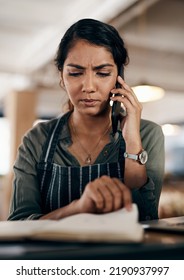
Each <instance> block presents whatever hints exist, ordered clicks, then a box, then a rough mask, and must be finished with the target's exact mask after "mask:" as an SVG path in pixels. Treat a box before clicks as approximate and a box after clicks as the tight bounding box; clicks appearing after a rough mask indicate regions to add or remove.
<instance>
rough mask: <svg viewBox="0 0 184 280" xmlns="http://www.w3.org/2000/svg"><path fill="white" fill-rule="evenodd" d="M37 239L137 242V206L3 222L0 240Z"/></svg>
mask: <svg viewBox="0 0 184 280" xmlns="http://www.w3.org/2000/svg"><path fill="white" fill-rule="evenodd" d="M17 239H19V240H20V239H38V240H55V241H64V240H66V241H80V242H84V241H86V242H140V241H142V239H143V228H142V226H141V225H140V224H139V223H138V209H137V206H136V205H135V204H133V207H132V210H131V211H127V210H126V209H125V208H122V209H120V210H117V211H115V212H111V213H107V214H88V213H84V214H76V215H73V216H70V217H66V218H63V219H61V220H58V221H53V220H35V221H28V220H26V221H6V222H4V221H2V222H0V240H17Z"/></svg>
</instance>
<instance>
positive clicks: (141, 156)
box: [124, 150, 148, 164]
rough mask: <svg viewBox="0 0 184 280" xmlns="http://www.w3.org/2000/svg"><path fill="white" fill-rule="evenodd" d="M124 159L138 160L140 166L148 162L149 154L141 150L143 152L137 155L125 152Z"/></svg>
mask: <svg viewBox="0 0 184 280" xmlns="http://www.w3.org/2000/svg"><path fill="white" fill-rule="evenodd" d="M124 157H125V158H130V159H133V160H136V161H138V162H139V163H140V164H145V163H146V162H147V160H148V153H147V152H146V151H145V150H141V152H140V153H138V154H137V155H135V154H129V153H127V152H125V153H124Z"/></svg>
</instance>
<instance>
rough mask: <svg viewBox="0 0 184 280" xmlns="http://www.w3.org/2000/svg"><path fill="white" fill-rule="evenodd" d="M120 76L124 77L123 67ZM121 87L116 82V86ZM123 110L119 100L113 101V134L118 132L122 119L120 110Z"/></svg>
mask: <svg viewBox="0 0 184 280" xmlns="http://www.w3.org/2000/svg"><path fill="white" fill-rule="evenodd" d="M119 76H121V77H122V78H123V79H124V71H123V67H122V68H121V69H120V72H119ZM119 87H120V84H119V83H118V82H117V83H116V88H119ZM121 110H122V108H121V103H120V102H118V101H113V105H112V113H111V121H112V133H113V135H114V134H115V133H116V131H117V128H118V121H119V120H120V111H121Z"/></svg>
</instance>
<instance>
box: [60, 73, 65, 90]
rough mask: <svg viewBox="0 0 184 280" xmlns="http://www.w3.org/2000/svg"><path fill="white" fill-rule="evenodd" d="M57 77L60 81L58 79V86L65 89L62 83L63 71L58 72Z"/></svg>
mask: <svg viewBox="0 0 184 280" xmlns="http://www.w3.org/2000/svg"><path fill="white" fill-rule="evenodd" d="M59 78H60V81H59V85H60V87H61V88H63V89H65V84H64V81H63V73H62V72H60V73H59Z"/></svg>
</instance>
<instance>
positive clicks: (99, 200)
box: [84, 181, 104, 209]
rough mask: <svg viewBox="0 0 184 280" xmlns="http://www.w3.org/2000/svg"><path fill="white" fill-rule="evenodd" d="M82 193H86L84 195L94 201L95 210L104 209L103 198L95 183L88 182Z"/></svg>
mask: <svg viewBox="0 0 184 280" xmlns="http://www.w3.org/2000/svg"><path fill="white" fill-rule="evenodd" d="M84 193H86V195H87V196H88V197H89V198H90V199H92V200H93V201H94V203H95V206H96V208H97V209H103V208H104V197H103V195H102V193H101V192H100V191H99V190H98V188H97V185H96V184H95V181H93V182H90V183H88V184H87V185H86V188H85V191H84Z"/></svg>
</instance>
